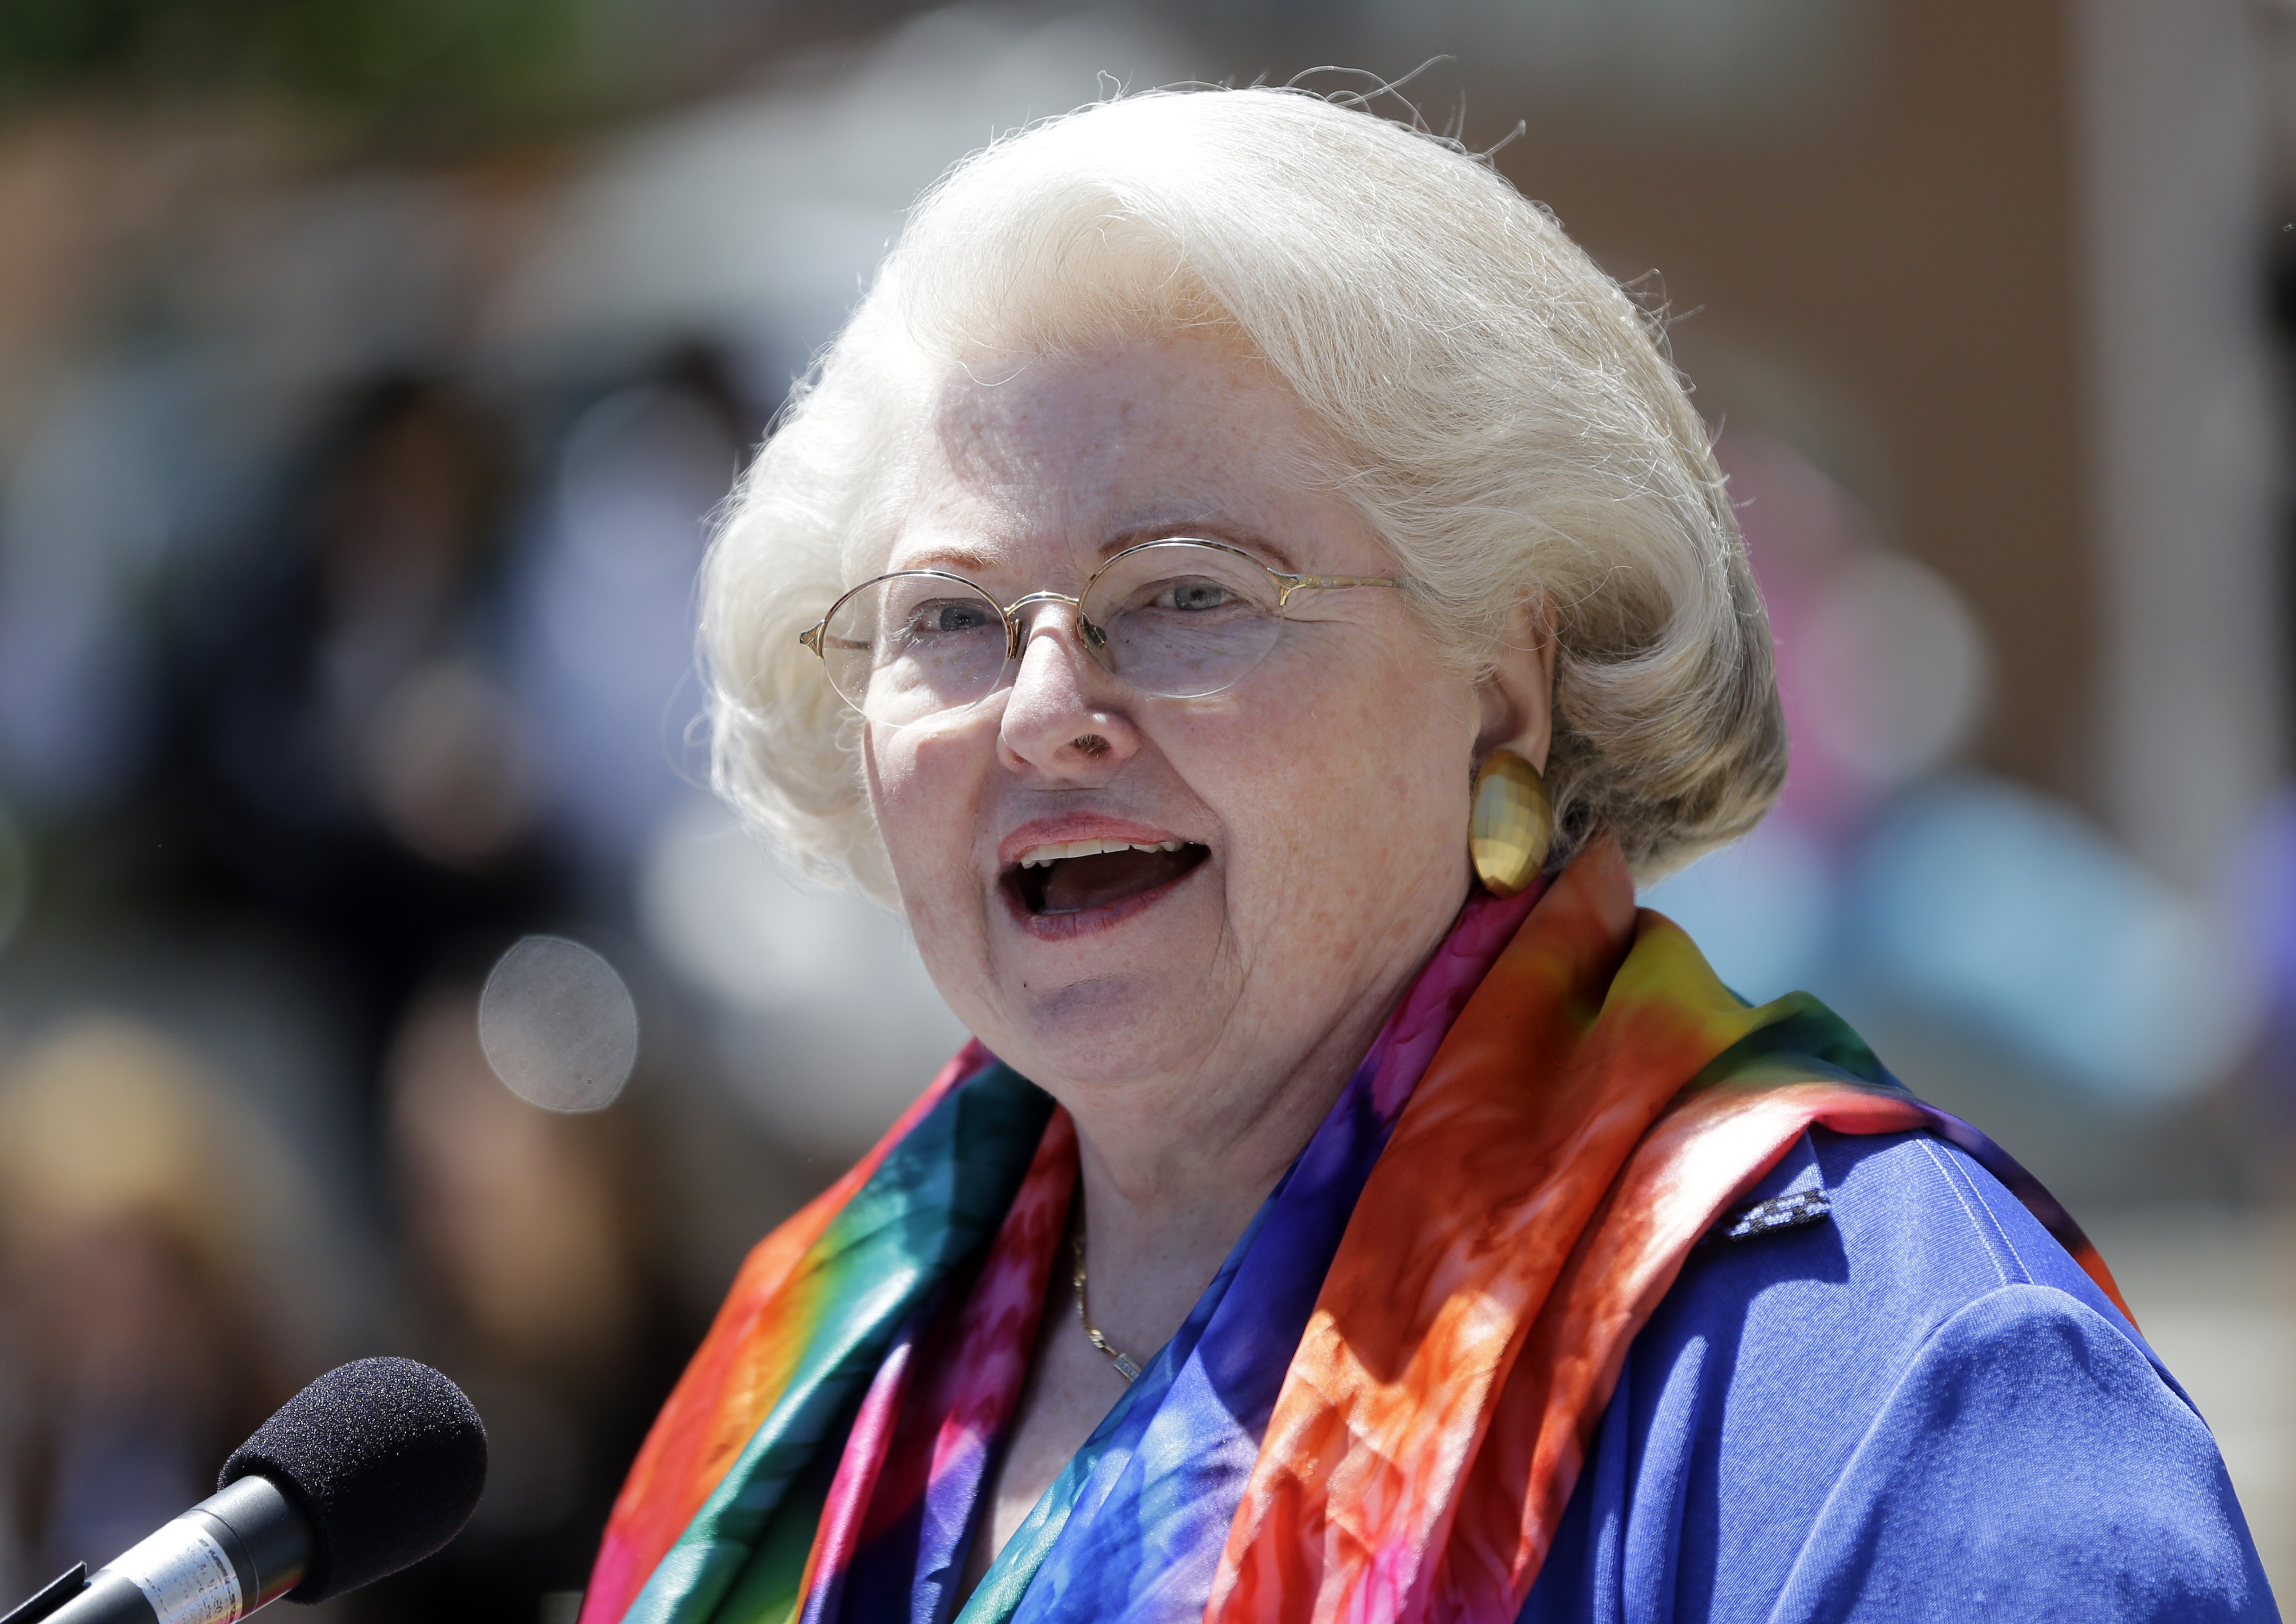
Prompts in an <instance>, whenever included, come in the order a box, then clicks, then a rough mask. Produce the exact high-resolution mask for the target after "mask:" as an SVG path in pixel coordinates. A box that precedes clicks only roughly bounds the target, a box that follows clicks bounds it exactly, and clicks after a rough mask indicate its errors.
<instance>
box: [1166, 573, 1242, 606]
mask: <svg viewBox="0 0 2296 1624" xmlns="http://www.w3.org/2000/svg"><path fill="white" fill-rule="evenodd" d="M1170 595H1171V602H1172V607H1173V608H1175V609H1177V610H1184V611H1198V612H1201V611H1204V610H1207V609H1220V608H1223V607H1225V606H1226V603H1227V598H1228V594H1227V589H1226V587H1224V586H1220V585H1218V583H1217V582H1213V581H1174V582H1173V583H1172V585H1171V587H1170Z"/></svg>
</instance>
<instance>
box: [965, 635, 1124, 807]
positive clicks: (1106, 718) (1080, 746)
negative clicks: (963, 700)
mask: <svg viewBox="0 0 2296 1624" xmlns="http://www.w3.org/2000/svg"><path fill="white" fill-rule="evenodd" d="M1130 703H1131V695H1130V694H1129V693H1128V692H1127V691H1126V690H1125V689H1124V688H1123V687H1122V686H1121V685H1119V683H1118V682H1117V681H1116V679H1115V678H1114V677H1111V676H1109V674H1108V673H1107V672H1105V671H1103V670H1102V669H1101V668H1100V667H1099V665H1098V664H1097V663H1095V661H1094V660H1093V658H1092V656H1091V655H1090V654H1089V653H1087V652H1086V651H1085V646H1084V633H1083V627H1081V626H1080V625H1079V623H1078V616H1077V611H1076V610H1075V609H1074V608H1073V607H1070V606H1069V605H1067V604H1061V603H1046V604H1044V605H1042V606H1040V607H1038V608H1037V611H1036V612H1035V614H1034V615H1033V616H1031V617H1030V619H1029V623H1028V629H1027V631H1026V632H1025V633H1024V634H1023V636H1022V638H1021V660H1020V664H1019V666H1018V668H1015V669H1014V671H1013V687H1012V690H1011V692H1010V693H1007V694H1006V695H1005V714H1004V717H1003V719H1002V720H1001V721H1000V722H999V723H998V726H997V731H996V752H997V756H998V758H999V759H1000V760H1001V761H1002V762H1003V763H1004V765H1005V767H1007V768H1008V769H1010V770H1012V771H1014V772H1032V771H1033V772H1036V773H1039V774H1043V775H1047V776H1051V777H1055V778H1078V777H1087V778H1090V779H1093V780H1095V781H1097V780H1098V779H1099V778H1101V777H1102V776H1103V775H1104V774H1105V773H1106V771H1107V769H1108V768H1110V767H1114V766H1116V765H1118V764H1119V763H1120V762H1123V761H1125V760H1128V759H1130V758H1131V757H1132V756H1133V755H1134V754H1135V753H1136V752H1137V751H1138V750H1139V748H1140V734H1139V730H1138V728H1137V727H1136V726H1135V725H1134V723H1133V720H1132V717H1131V714H1130V709H1129V707H1130Z"/></svg>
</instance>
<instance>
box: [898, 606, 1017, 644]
mask: <svg viewBox="0 0 2296 1624" xmlns="http://www.w3.org/2000/svg"><path fill="white" fill-rule="evenodd" d="M993 619H996V617H995V616H993V615H991V614H990V613H989V612H988V606H987V605H985V604H981V603H964V602H954V603H925V604H922V605H920V606H919V607H918V609H917V611H916V613H915V614H914V615H913V616H912V617H911V618H910V620H909V624H910V626H911V627H914V629H915V630H917V631H918V632H920V633H922V634H923V635H924V636H947V635H948V634H950V633H954V632H977V631H979V630H980V628H981V627H985V626H987V625H988V623H989V622H990V621H991V620H993Z"/></svg>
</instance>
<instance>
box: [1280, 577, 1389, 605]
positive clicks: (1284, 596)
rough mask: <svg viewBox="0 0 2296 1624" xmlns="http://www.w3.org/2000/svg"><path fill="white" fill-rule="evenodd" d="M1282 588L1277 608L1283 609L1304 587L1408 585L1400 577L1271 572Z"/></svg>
mask: <svg viewBox="0 0 2296 1624" xmlns="http://www.w3.org/2000/svg"><path fill="white" fill-rule="evenodd" d="M1267 573H1268V574H1270V575H1272V576H1274V577H1275V581H1276V585H1277V586H1279V587H1281V588H1282V590H1281V591H1279V592H1278V593H1277V594H1276V595H1275V607H1276V608H1278V609H1282V608H1283V607H1284V606H1285V605H1287V604H1289V603H1291V602H1292V594H1293V593H1295V592H1297V591H1299V590H1300V588H1301V587H1303V586H1406V585H1408V583H1407V582H1406V581H1405V580H1404V578H1402V577H1401V576H1399V575H1286V574H1284V573H1283V571H1282V570H1269V571H1268V572H1267Z"/></svg>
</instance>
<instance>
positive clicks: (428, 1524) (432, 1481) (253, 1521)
mask: <svg viewBox="0 0 2296 1624" xmlns="http://www.w3.org/2000/svg"><path fill="white" fill-rule="evenodd" d="M486 1481H487V1430H486V1426H485V1424H484V1423H481V1422H480V1420H479V1413H478V1411H477V1410H475V1409H473V1408H472V1407H471V1401H470V1400H469V1399H468V1398H464V1397H463V1390H462V1389H461V1388H459V1387H456V1386H455V1384H454V1383H453V1382H449V1381H448V1380H447V1378H446V1377H444V1376H442V1375H440V1374H439V1373H438V1372H437V1371H435V1370H433V1369H431V1368H430V1366H428V1365H421V1364H417V1363H416V1362H415V1361H414V1360H413V1359H397V1358H381V1359H358V1360H356V1361H354V1362H353V1363H351V1364H348V1365H345V1366H340V1367H339V1368H337V1369H334V1370H331V1371H329V1372H328V1373H327V1374H325V1375H324V1376H321V1377H320V1378H319V1379H318V1380H317V1381H316V1382H312V1383H311V1385H310V1386H308V1387H307V1388H305V1389H304V1390H302V1391H301V1392H299V1393H298V1394H296V1395H295V1396H294V1397H293V1398H290V1399H289V1400H288V1401H287V1402H286V1404H285V1405H283V1407H281V1408H280V1410H279V1413H278V1414H277V1415H274V1416H272V1418H271V1419H270V1420H268V1421H266V1422H265V1423H263V1424H262V1426H260V1427H258V1429H256V1431H255V1435H254V1436H253V1437H252V1438H250V1439H248V1440H247V1441H246V1442H245V1443H243V1444H242V1445H240V1447H239V1448H237V1449H235V1450H234V1451H233V1452H232V1456H231V1458H230V1459H229V1460H227V1461H225V1463H224V1468H223V1473H222V1476H221V1477H220V1478H219V1479H218V1487H217V1492H216V1493H215V1494H212V1495H210V1496H209V1497H207V1498H206V1499H204V1500H202V1501H201V1502H200V1503H199V1504H198V1505H194V1506H193V1507H192V1509H191V1510H189V1511H187V1512H185V1513H184V1514H183V1515H182V1516H180V1517H177V1518H176V1520H175V1521H172V1522H170V1523H168V1524H167V1525H166V1526H165V1527H163V1528H161V1529H160V1530H159V1531H158V1532H157V1533H155V1534H152V1536H150V1537H149V1538H145V1539H143V1541H141V1542H140V1543H138V1544H136V1545H135V1546H130V1547H129V1548H128V1549H127V1550H126V1551H124V1552H122V1553H121V1554H119V1555H118V1556H116V1557H114V1558H113V1559H112V1560H111V1562H109V1563H108V1564H107V1565H106V1566H104V1567H103V1568H102V1570H100V1571H98V1572H97V1573H96V1574H95V1576H94V1578H93V1579H87V1580H86V1584H85V1587H84V1588H83V1587H81V1586H80V1585H79V1584H78V1583H75V1582H74V1581H75V1580H76V1579H78V1576H79V1573H80V1572H81V1571H83V1570H74V1571H73V1572H71V1573H67V1574H65V1575H64V1576H63V1578H61V1579H58V1580H57V1581H56V1582H55V1583H54V1584H52V1585H50V1586H49V1587H47V1588H46V1589H45V1590H43V1591H41V1592H40V1594H39V1595H36V1596H34V1597H33V1598H32V1599H31V1600H30V1601H29V1602H26V1603H24V1604H23V1605H22V1606H21V1607H19V1608H18V1609H17V1610H16V1611H15V1612H12V1613H10V1614H9V1615H8V1616H7V1618H5V1619H4V1620H0V1624H36V1621H42V1624H233V1621H234V1620H238V1619H243V1618H245V1617H246V1616H247V1615H248V1614H249V1613H250V1612H254V1611H255V1610H256V1609H257V1608H258V1607H261V1606H264V1605H266V1604H267V1603H271V1602H274V1601H276V1600H277V1599H278V1598H279V1597H280V1596H283V1595H284V1596H286V1597H288V1598H289V1599H290V1600H291V1601H297V1602H322V1601H324V1600H326V1599H327V1598H328V1597H329V1596H332V1595H341V1594H342V1593H343V1592H344V1591H346V1590H356V1589H357V1588H358V1587H359V1586H361V1585H364V1584H367V1583H370V1582H371V1581H373V1580H374V1579H381V1578H382V1577H383V1576H384V1575H385V1574H388V1573H396V1572H398V1570H399V1569H401V1568H404V1567H406V1566H408V1565H410V1564H411V1563H414V1562H420V1561H422V1559H423V1558H424V1557H425V1556H428V1555H430V1554H431V1553H432V1552H434V1551H436V1550H438V1549H439V1547H440V1546H444V1545H445V1544H446V1543H447V1541H448V1540H449V1539H452V1538H454V1537H455V1535H456V1534H457V1533H459V1532H461V1531H462V1527H463V1523H464V1522H466V1521H469V1520H470V1515H471V1508H472V1507H474V1506H476V1505H478V1503H479V1491H480V1489H484V1488H485V1487H486Z"/></svg>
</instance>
